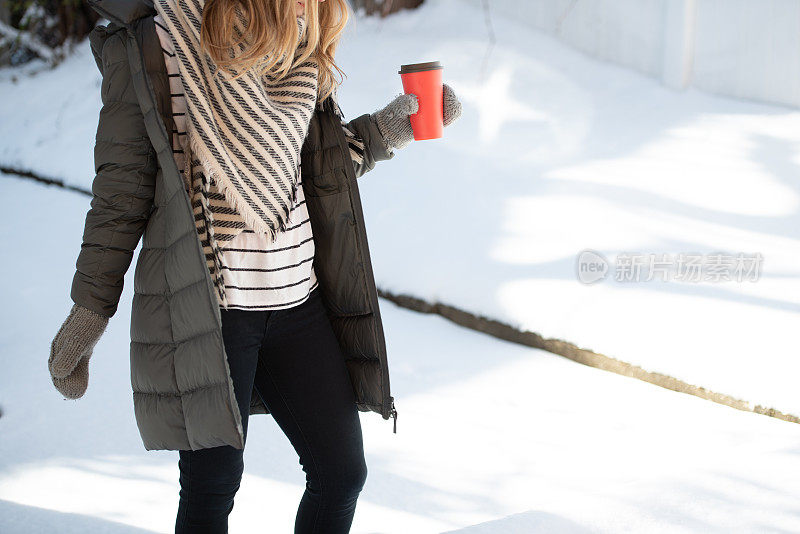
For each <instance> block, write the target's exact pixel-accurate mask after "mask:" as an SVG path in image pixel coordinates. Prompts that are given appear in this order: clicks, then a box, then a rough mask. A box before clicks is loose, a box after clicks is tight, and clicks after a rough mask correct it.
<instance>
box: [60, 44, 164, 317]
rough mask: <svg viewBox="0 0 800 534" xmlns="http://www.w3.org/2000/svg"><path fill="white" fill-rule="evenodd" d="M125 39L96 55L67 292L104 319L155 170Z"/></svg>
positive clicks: (117, 291)
mask: <svg viewBox="0 0 800 534" xmlns="http://www.w3.org/2000/svg"><path fill="white" fill-rule="evenodd" d="M124 35H125V32H124V31H117V32H116V33H112V34H111V35H109V36H108V37H107V38H106V39H105V40H104V41H103V42H102V51H101V56H100V57H99V58H98V57H97V55H96V56H95V59H96V60H97V62H98V67H100V70H101V72H102V74H103V82H102V87H101V98H102V102H103V106H102V108H101V110H100V116H99V121H98V125H97V135H96V137H95V147H94V163H95V172H96V175H95V178H94V181H93V182H92V195H93V197H92V201H91V207H90V209H89V211H88V213H87V214H86V221H85V226H84V230H83V242H82V244H81V249H80V254H79V255H78V259H77V261H76V264H75V266H76V272H75V276H74V277H73V280H72V289H71V293H70V297H71V298H72V300H73V301H74V302H75V303H76V304H79V305H81V306H83V307H85V308H88V309H90V310H92V311H94V312H96V313H98V314H100V315H102V316H104V317H112V316H113V315H114V314H115V313H116V311H117V305H118V304H119V299H120V295H121V293H122V284H123V278H124V276H125V273H126V271H127V270H128V267H129V266H130V264H131V260H132V257H133V251H134V250H135V249H136V246H137V245H138V243H139V239H140V238H141V236H142V234H143V233H144V229H145V226H146V225H147V221H148V219H149V216H150V212H151V209H152V207H153V197H154V193H155V177H156V171H157V163H156V154H155V150H154V149H153V147H152V145H151V143H150V139H149V137H148V136H147V131H146V130H145V124H144V118H143V116H142V113H141V110H140V108H139V104H138V101H137V98H136V94H135V93H134V89H133V85H132V84H131V73H130V67H129V64H128V60H127V50H126V46H125V42H124V40H123V36H124ZM93 46H94V43H93ZM95 53H96V51H95Z"/></svg>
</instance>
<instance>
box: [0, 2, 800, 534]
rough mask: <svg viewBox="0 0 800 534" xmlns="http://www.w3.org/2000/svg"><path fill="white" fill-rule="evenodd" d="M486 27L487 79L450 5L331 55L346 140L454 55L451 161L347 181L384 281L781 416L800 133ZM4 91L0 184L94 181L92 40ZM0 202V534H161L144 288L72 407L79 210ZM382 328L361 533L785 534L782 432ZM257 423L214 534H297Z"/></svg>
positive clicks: (687, 400) (792, 315)
mask: <svg viewBox="0 0 800 534" xmlns="http://www.w3.org/2000/svg"><path fill="white" fill-rule="evenodd" d="M494 24H495V30H496V33H497V36H498V43H497V44H496V46H495V47H494V49H493V50H492V52H491V57H490V61H489V64H488V65H489V68H488V70H487V79H486V80H481V79H479V71H480V65H481V61H482V59H483V55H484V53H485V51H486V43H487V42H486V37H485V29H484V27H483V15H482V13H481V12H480V11H478V10H475V9H474V8H471V7H469V6H467V5H464V4H462V3H460V2H458V1H457V0H429V1H428V2H426V4H425V5H424V6H423V8H421V9H419V10H417V11H413V12H406V13H400V14H397V15H395V16H392V17H390V18H388V19H386V20H383V21H380V20H368V19H362V18H359V19H358V20H356V21H355V26H353V27H351V28H350V29H349V31H348V34H347V37H346V38H345V41H344V43H343V45H342V47H341V48H340V51H339V54H338V56H337V59H338V61H339V63H340V66H341V67H342V68H343V69H344V70H345V71H346V72H347V74H348V79H347V81H346V82H345V84H344V86H343V87H342V89H341V90H340V96H341V101H342V102H341V103H342V108H343V109H344V111H345V113H346V114H347V115H348V116H349V117H350V118H354V117H356V116H358V115H360V114H361V113H367V112H371V111H374V110H376V109H378V108H379V107H381V106H383V105H385V104H386V103H387V102H388V101H389V100H390V99H391V98H392V97H393V96H394V95H396V94H399V93H400V92H401V91H402V88H401V85H400V80H399V75H397V70H399V66H400V65H401V64H403V63H413V62H421V61H430V60H435V59H439V60H441V61H443V63H444V65H445V71H444V76H445V81H446V82H447V83H449V84H450V85H452V86H453V87H454V89H455V90H456V92H457V94H458V95H459V97H460V98H461V99H462V101H463V103H464V115H463V117H462V118H461V120H460V121H458V122H457V123H456V124H454V125H453V126H451V127H449V128H447V129H446V130H445V137H444V138H443V139H440V140H435V141H423V142H413V143H412V144H411V145H410V146H409V147H407V148H406V149H404V150H403V151H401V152H400V153H398V155H397V156H396V157H395V158H394V159H393V160H392V161H391V162H384V163H379V166H378V167H377V168H376V169H375V170H374V171H373V172H372V173H370V174H367V175H366V176H365V177H363V178H362V179H361V180H360V187H361V191H362V196H363V202H364V207H365V210H366V217H367V224H368V231H369V239H370V249H371V252H372V257H373V263H374V268H375V273H376V277H377V281H378V284H379V286H381V287H382V288H385V289H387V290H390V291H393V292H405V293H410V294H412V295H415V296H419V297H422V298H426V299H429V300H441V301H443V302H446V303H448V304H452V305H454V306H457V307H460V308H464V309H467V310H469V311H473V312H476V313H480V314H483V315H487V316H490V317H494V318H497V319H499V320H502V321H506V322H509V323H511V324H514V325H516V326H519V327H521V328H526V329H530V330H533V331H536V332H539V333H540V334H542V335H544V336H545V337H558V338H562V339H565V340H567V341H570V342H573V343H575V344H577V345H579V346H582V347H586V348H590V349H593V350H596V351H599V352H602V353H604V354H607V355H609V356H612V357H615V358H618V359H621V360H625V361H628V362H631V363H634V364H638V365H642V366H643V367H645V368H647V369H650V370H654V371H658V372H662V373H667V374H670V375H672V376H676V377H678V378H681V379H683V380H686V381H688V382H690V383H693V384H698V385H701V386H704V387H706V388H709V389H712V390H715V391H719V392H722V393H727V394H730V395H734V396H738V397H741V398H744V399H746V400H749V401H751V402H754V403H761V404H765V405H768V406H773V407H775V408H777V409H780V410H784V411H788V412H791V413H794V414H796V415H800V397H799V396H798V394H797V388H796V385H795V383H794V380H793V378H794V377H796V376H797V372H798V370H800V369H799V367H800V364H798V361H800V360H798V358H797V357H796V356H797V354H796V353H797V349H796V348H794V347H795V346H796V343H795V340H794V339H793V338H792V337H791V332H792V331H794V330H793V327H794V326H795V325H796V324H797V319H798V313H799V312H800V303H799V301H798V294H800V293H799V290H800V259H798V258H800V239H798V232H797V228H798V226H799V225H798V223H800V185H799V183H798V175H800V173H798V171H800V159H798V155H797V154H798V146H799V145H798V144H799V143H800V128H798V124H800V112H798V111H795V110H790V109H785V108H779V107H771V106H766V105H759V104H753V103H746V102H739V101H735V100H730V99H724V98H719V97H713V96H710V95H706V94H703V93H699V92H695V91H689V92H686V93H676V92H672V91H670V90H667V89H664V88H663V87H661V86H660V85H659V84H658V83H657V82H656V81H654V80H651V79H648V78H645V77H643V76H641V75H638V74H635V73H632V72H629V71H627V70H624V69H621V68H618V67H614V66H610V65H607V64H603V63H599V62H596V61H593V60H590V59H588V58H587V57H585V56H583V55H582V54H580V53H577V52H574V51H572V50H569V49H567V48H565V47H564V46H563V45H560V44H559V43H557V42H555V41H553V40H552V39H550V38H547V37H545V36H543V35H540V34H538V33H536V32H533V31H531V30H529V29H526V28H522V27H520V26H518V25H516V24H515V23H514V21H512V20H508V19H501V18H499V17H495V19H494ZM375 43H380V46H376V45H375ZM29 68H30V67H28V68H26V69H22V70H23V71H24V70H28V69H29ZM12 76H16V77H17V78H18V80H17V82H16V83H12V81H11V77H12ZM0 95H2V97H3V98H0V116H2V117H3V120H2V121H0V139H2V142H0V163H2V164H3V165H7V166H17V167H21V168H23V169H31V170H33V171H35V172H37V173H40V174H43V175H46V176H50V177H54V178H63V179H65V180H66V181H68V182H69V183H72V184H77V185H81V186H83V187H86V188H88V187H89V186H90V184H91V180H92V177H93V172H92V144H93V138H94V131H95V128H96V121H97V113H98V111H99V108H100V102H99V74H98V73H97V69H96V66H95V65H94V61H93V59H92V57H91V55H90V52H89V46H88V42H87V43H86V44H85V46H84V47H82V48H81V49H80V50H79V51H78V52H77V53H76V55H75V56H74V57H72V58H70V59H69V60H68V61H66V62H65V63H64V64H63V65H62V66H61V67H59V68H58V69H57V70H55V71H53V72H40V73H38V74H36V75H35V76H33V77H28V76H26V75H24V74H23V73H22V72H20V70H17V71H13V72H12V71H8V70H6V71H0ZM91 95H95V96H91ZM0 184H2V185H0V187H2V191H3V193H4V196H5V198H6V199H10V200H11V201H8V202H6V210H7V213H6V217H5V219H4V223H3V226H2V228H3V229H4V230H5V235H6V236H7V244H8V248H9V250H11V247H13V253H7V254H6V255H5V256H4V257H5V258H6V260H7V261H4V262H0V279H1V280H2V286H0V288H1V289H2V291H3V294H4V295H5V296H6V304H7V305H6V306H3V307H1V308H0V320H2V324H3V328H2V329H0V351H2V354H3V358H2V362H3V363H4V364H5V365H6V366H7V367H8V368H7V369H6V370H5V371H4V372H2V373H0V409H2V412H3V415H2V418H0V532H3V533H4V534H5V533H6V532H9V533H26V534H27V533H30V532H54V531H57V532H60V533H61V532H65V533H69V532H115V533H117V532H119V533H122V532H126V533H127V532H131V533H133V532H170V531H171V528H172V522H173V520H174V513H175V510H176V507H177V488H178V479H177V475H178V471H177V463H176V462H177V453H175V452H168V451H160V452H152V453H147V452H146V451H144V449H143V448H142V446H141V441H140V439H139V435H138V432H137V429H136V426H135V421H134V415H133V406H132V400H131V393H130V380H129V362H128V342H129V316H130V299H131V293H132V292H131V279H132V275H133V269H132V268H131V269H130V270H129V272H128V276H127V277H126V289H125V291H124V292H123V298H122V302H121V303H120V307H119V311H118V313H117V315H115V317H114V318H113V319H112V321H111V322H110V324H109V329H108V331H107V332H106V334H105V335H104V336H103V338H102V339H101V341H100V342H99V343H98V345H97V347H96V349H95V352H94V356H93V358H92V363H91V365H90V375H91V378H90V385H89V390H88V392H87V394H86V396H85V397H84V398H83V399H81V400H80V401H78V402H69V401H65V400H62V398H61V397H60V396H59V394H58V392H57V391H56V390H55V389H54V388H53V387H52V385H51V383H50V379H49V375H48V373H47V366H46V360H47V355H48V351H49V343H50V340H51V339H52V337H53V335H54V334H55V332H56V331H57V329H58V327H59V326H60V324H61V322H62V321H63V320H64V318H65V317H66V314H67V312H68V310H69V307H70V306H71V301H70V300H69V285H70V282H71V278H72V274H73V272H74V265H75V259H76V257H77V253H78V251H79V248H80V240H81V233H82V229H83V222H84V216H85V213H86V210H87V209H88V207H89V199H88V198H87V197H85V196H81V195H78V194H75V193H71V192H68V191H64V190H61V189H58V188H52V187H44V186H42V185H39V184H35V183H32V182H28V181H22V180H19V179H16V178H12V177H6V176H0ZM19 237H23V238H22V239H19ZM20 249H21V250H20ZM584 249H593V250H597V251H599V252H601V253H602V254H603V255H605V256H606V257H608V258H609V259H610V260H613V259H614V257H615V256H616V255H617V254H620V253H622V252H636V251H638V252H643V253H666V254H671V255H673V256H674V255H676V254H678V253H680V252H686V253H689V252H699V253H702V254H707V253H710V252H716V251H727V252H731V253H737V252H743V253H755V252H759V253H761V254H762V255H763V257H764V263H763V270H762V273H761V276H760V279H759V280H758V281H757V282H742V283H736V282H700V283H686V282H684V283H679V282H676V281H669V282H658V281H650V282H644V281H642V282H638V283H637V282H628V283H622V282H615V281H614V280H613V276H611V277H610V279H607V280H605V281H602V282H598V283H597V284H594V285H585V284H582V283H580V282H579V281H578V280H577V277H576V274H575V269H576V266H575V260H576V257H577V255H578V253H579V252H580V251H582V250H584ZM17 258H18V260H17V261H10V260H13V259H17ZM134 261H135V259H134ZM612 267H613V264H612ZM381 310H382V312H383V315H384V322H385V330H386V335H387V342H388V351H389V360H390V368H391V369H392V392H393V394H394V395H395V398H396V399H397V402H396V404H397V409H398V415H399V417H398V422H397V427H398V433H397V434H392V432H391V421H384V420H382V419H380V417H379V416H377V415H375V414H362V421H363V424H364V432H365V443H366V447H367V456H368V458H367V460H368V464H369V469H370V474H369V478H368V482H367V485H366V487H365V490H364V493H363V494H362V497H361V499H360V500H359V505H358V511H357V514H356V521H355V523H354V527H353V532H363V533H375V532H381V533H390V532H391V533H395V532H396V533H409V532H414V533H426V532H465V533H467V532H468V533H503V534H505V533H514V532H525V533H535V532H543V533H544V532H547V533H549V532H558V533H561V532H568V533H571V532H581V533H583V532H648V533H649V532H731V531H736V532H798V531H800V509H798V507H797V505H796V496H797V495H798V491H800V480H798V477H797V476H795V474H796V473H797V472H798V470H799V469H800V425H795V424H791V423H786V422H783V421H778V420H775V419H772V418H769V417H765V416H760V415H755V414H752V413H746V412H741V411H737V410H734V409H731V408H728V407H724V406H720V405H716V404H714V403H711V402H708V401H703V400H700V399H698V398H695V397H691V396H688V395H682V394H678V393H674V392H671V391H667V390H664V389H661V388H658V387H655V386H652V385H649V384H645V383H643V382H639V381H636V380H632V379H628V378H624V377H620V376H617V375H613V374H610V373H605V372H602V371H599V370H596V369H591V368H587V367H584V366H581V365H578V364H575V363H573V362H571V361H568V360H565V359H563V358H560V357H558V356H555V355H552V354H548V353H546V352H542V351H538V350H534V349H530V348H526V347H521V346H518V345H515V344H512V343H507V342H502V341H498V340H496V339H493V338H490V337H488V336H484V335H480V334H477V333H475V332H471V331H469V330H466V329H463V328H459V327H457V326H454V325H452V324H451V323H449V322H447V321H445V320H443V319H441V318H439V317H436V316H430V315H419V314H415V313H411V312H409V311H407V310H403V309H401V308H398V307H396V306H395V305H394V304H392V303H391V302H388V301H385V300H381ZM252 422H253V423H255V424H252V425H251V427H250V428H251V429H252V430H251V431H250V432H252V435H253V437H252V438H251V439H248V447H249V448H248V451H247V453H246V454H247V456H246V461H247V471H246V475H245V479H244V482H243V486H242V489H241V491H240V493H239V495H238V497H237V501H236V503H237V504H236V507H235V508H234V511H233V513H232V516H231V531H232V532H250V531H253V530H254V529H260V530H264V531H267V530H274V531H276V532H288V531H290V530H291V525H292V522H293V519H294V513H295V510H296V505H297V502H298V500H299V497H300V495H301V493H302V489H303V473H302V471H301V469H300V466H299V462H298V461H297V458H296V455H295V453H294V451H293V450H292V448H291V446H290V444H289V442H288V440H286V439H285V437H284V436H283V435H282V433H281V432H280V430H279V429H278V428H277V426H276V425H275V424H274V422H273V421H272V420H271V419H270V418H268V417H262V418H259V417H256V418H255V419H254V420H253V421H252Z"/></svg>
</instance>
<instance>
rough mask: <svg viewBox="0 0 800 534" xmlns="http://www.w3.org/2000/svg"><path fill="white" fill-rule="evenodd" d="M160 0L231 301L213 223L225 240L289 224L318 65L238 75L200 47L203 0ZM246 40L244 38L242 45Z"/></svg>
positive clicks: (217, 281) (201, 196)
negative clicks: (222, 213) (220, 205)
mask: <svg viewBox="0 0 800 534" xmlns="http://www.w3.org/2000/svg"><path fill="white" fill-rule="evenodd" d="M154 5H155V7H156V9H157V11H158V13H159V14H160V16H161V18H162V19H163V20H164V23H165V24H166V26H167V28H168V30H169V33H170V37H171V38H172V42H173V45H174V52H175V53H176V56H177V59H178V66H179V71H180V74H181V80H182V83H183V87H184V95H185V99H186V104H187V106H186V107H187V119H188V120H187V121H186V130H187V138H188V140H187V142H186V144H185V147H184V148H185V156H186V164H187V166H188V172H185V173H184V178H185V179H186V180H188V181H189V182H190V183H186V184H185V185H186V187H187V190H188V191H189V192H190V194H191V196H192V201H193V202H192V203H193V204H195V203H199V204H200V205H201V206H200V208H201V209H200V212H201V213H200V216H201V218H202V224H201V226H202V227H203V229H204V230H205V232H203V233H205V234H206V235H205V236H201V239H203V241H206V240H207V241H208V244H209V248H211V254H210V255H209V254H207V261H208V262H209V263H210V265H209V269H210V270H211V273H212V278H213V281H214V285H215V287H216V288H217V291H218V293H219V296H220V301H221V302H222V303H223V305H226V302H227V300H226V299H225V284H224V280H223V278H222V271H223V269H224V265H223V256H222V251H221V249H220V245H219V243H218V240H217V235H215V231H214V230H215V227H217V228H219V226H220V225H222V226H224V227H225V233H224V234H220V236H219V237H221V238H222V240H223V241H230V240H231V239H233V238H234V237H235V236H236V235H237V234H238V233H239V232H240V231H241V230H243V229H244V228H245V227H248V228H251V229H252V230H253V231H255V232H258V233H265V234H267V235H268V236H269V240H270V241H273V240H274V239H275V236H276V235H277V233H278V232H282V231H285V230H286V225H287V222H288V217H289V213H290V211H291V209H292V206H294V205H295V203H296V201H297V187H298V181H299V176H300V149H301V147H302V144H303V141H304V139H305V136H306V134H307V132H308V126H309V122H310V120H311V116H312V114H313V112H314V107H315V103H316V101H317V80H318V66H317V64H316V62H315V61H314V60H313V58H309V59H308V60H306V61H305V62H304V63H302V64H299V65H297V66H296V67H294V68H293V69H292V70H291V71H290V72H289V74H288V76H287V77H285V78H284V79H282V80H281V81H276V80H275V77H274V76H272V75H271V74H270V73H266V74H265V75H264V77H263V78H261V79H259V78H258V77H257V76H256V74H255V72H254V70H253V69H250V71H248V72H247V73H245V74H244V75H243V76H241V77H240V78H239V79H238V80H232V79H231V78H232V77H231V76H230V75H228V74H227V73H225V72H224V71H222V70H219V69H217V68H216V66H215V65H214V64H213V61H212V60H211V58H210V56H208V55H207V54H206V53H205V52H203V51H202V50H201V48H200V22H201V20H202V11H203V5H204V0H180V1H178V0H157V1H156V2H155V4H154ZM236 14H237V20H236V21H235V23H234V30H235V32H236V33H237V34H238V35H237V37H240V36H241V34H242V31H243V26H244V25H245V24H246V21H245V20H244V18H243V16H242V13H241V10H240V8H239V6H237V8H236ZM297 24H298V43H297V44H298V48H297V50H296V53H295V58H297V57H298V56H299V55H300V54H301V53H302V52H303V51H304V48H303V46H302V45H303V44H304V43H305V42H306V40H305V19H304V18H303V17H297ZM244 46H245V45H244V44H242V43H240V44H239V50H240V51H242V50H244ZM236 74H238V72H237V73H236ZM215 197H217V198H218V197H224V199H225V201H226V203H227V205H228V209H227V210H226V211H227V212H228V213H227V214H226V217H225V219H226V220H225V221H215V220H214V219H213V217H212V209H211V206H210V199H212V198H215ZM222 246H224V243H223V245H222ZM204 248H205V247H204ZM209 256H210V257H209Z"/></svg>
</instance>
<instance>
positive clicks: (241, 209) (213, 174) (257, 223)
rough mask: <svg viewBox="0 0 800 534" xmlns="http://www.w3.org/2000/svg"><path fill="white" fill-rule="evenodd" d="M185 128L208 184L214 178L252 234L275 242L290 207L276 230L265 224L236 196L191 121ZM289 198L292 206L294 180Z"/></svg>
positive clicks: (294, 197)
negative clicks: (262, 235)
mask: <svg viewBox="0 0 800 534" xmlns="http://www.w3.org/2000/svg"><path fill="white" fill-rule="evenodd" d="M186 126H187V128H186V129H187V136H188V140H189V146H190V149H191V151H192V154H194V155H195V156H196V157H197V159H198V160H199V161H200V164H201V165H202V167H203V170H204V171H205V173H207V175H206V179H207V180H209V182H210V180H211V178H214V180H215V181H216V183H217V187H218V189H219V190H220V191H221V192H222V194H223V195H225V200H226V202H228V204H229V205H230V206H231V207H232V208H233V209H235V210H236V211H237V212H238V215H239V216H240V217H241V218H242V220H244V222H245V224H246V225H247V226H248V227H250V228H251V229H252V230H253V231H254V232H259V233H264V234H267V235H268V236H269V239H270V242H273V241H275V238H276V237H277V235H278V233H279V232H282V231H285V230H286V227H287V225H288V218H289V213H290V211H291V206H287V207H286V208H285V209H284V210H283V217H282V218H279V219H278V228H273V227H271V226H270V225H269V224H267V223H266V222H265V221H264V220H263V219H262V218H261V217H260V216H259V215H258V214H257V213H256V212H255V211H254V210H253V208H252V207H250V205H249V204H247V202H245V201H244V199H243V198H242V197H241V196H240V195H239V194H238V192H237V191H236V190H235V188H234V187H233V184H232V183H231V182H230V179H229V177H228V175H227V174H226V173H225V170H224V169H223V168H222V166H221V165H220V164H219V162H218V161H217V159H216V158H215V157H214V156H213V155H211V154H209V153H208V149H207V147H206V146H205V144H203V143H202V141H201V140H200V136H198V135H197V131H196V130H195V126H194V124H193V122H192V120H191V119H190V120H188V121H186ZM290 196H291V199H290V200H291V201H292V202H291V203H292V204H294V203H295V202H296V198H297V179H296V178H295V180H294V181H293V182H292V194H291V195H290Z"/></svg>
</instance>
